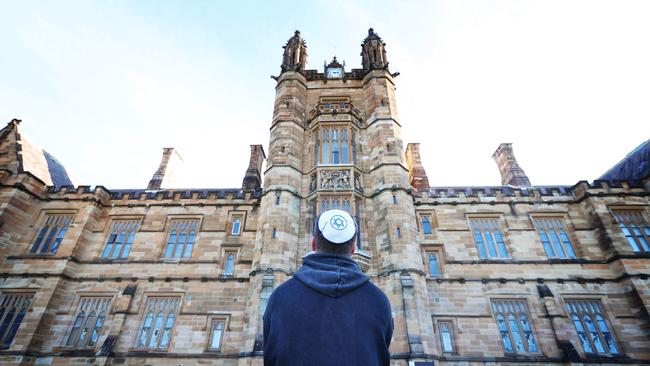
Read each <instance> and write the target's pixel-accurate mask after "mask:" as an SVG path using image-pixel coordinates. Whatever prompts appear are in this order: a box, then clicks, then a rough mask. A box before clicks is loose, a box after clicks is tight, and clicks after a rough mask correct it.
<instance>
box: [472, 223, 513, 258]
mask: <svg viewBox="0 0 650 366" xmlns="http://www.w3.org/2000/svg"><path fill="white" fill-rule="evenodd" d="M469 222H470V228H471V229H472V235H473V236H474V242H475V244H476V249H477V251H478V256H479V258H481V259H486V258H510V256H509V255H508V250H507V249H506V244H505V241H504V239H503V235H502V234H501V229H500V224H499V219H498V218H481V219H470V221H469Z"/></svg>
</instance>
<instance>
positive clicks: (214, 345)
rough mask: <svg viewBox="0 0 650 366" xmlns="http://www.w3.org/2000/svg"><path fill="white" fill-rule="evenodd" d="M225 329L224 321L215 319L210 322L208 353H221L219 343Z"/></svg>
mask: <svg viewBox="0 0 650 366" xmlns="http://www.w3.org/2000/svg"><path fill="white" fill-rule="evenodd" d="M225 328H226V320H225V319H216V320H214V321H213V322H212V329H211V331H210V345H209V347H208V349H209V350H210V351H221V341H222V340H223V332H224V330H225Z"/></svg>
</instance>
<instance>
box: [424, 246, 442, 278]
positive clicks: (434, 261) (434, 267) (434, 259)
mask: <svg viewBox="0 0 650 366" xmlns="http://www.w3.org/2000/svg"><path fill="white" fill-rule="evenodd" d="M427 261H428V262H429V275H431V277H439V276H440V262H439V261H438V253H435V252H428V253H427Z"/></svg>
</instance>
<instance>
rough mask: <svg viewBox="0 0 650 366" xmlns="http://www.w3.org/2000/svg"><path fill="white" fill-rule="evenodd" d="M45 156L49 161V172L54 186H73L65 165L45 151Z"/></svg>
mask: <svg viewBox="0 0 650 366" xmlns="http://www.w3.org/2000/svg"><path fill="white" fill-rule="evenodd" d="M43 156H45V161H47V170H48V171H49V172H50V178H52V185H53V186H55V187H61V186H71V185H72V180H70V177H69V176H68V172H67V171H66V170H65V167H64V166H63V164H61V162H60V161H58V160H57V159H56V158H55V157H54V156H52V155H51V154H50V153H48V152H47V151H45V150H43Z"/></svg>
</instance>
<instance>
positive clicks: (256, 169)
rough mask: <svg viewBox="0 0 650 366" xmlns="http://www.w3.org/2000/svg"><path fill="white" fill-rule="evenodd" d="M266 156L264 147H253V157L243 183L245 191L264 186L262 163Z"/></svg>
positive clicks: (242, 186)
mask: <svg viewBox="0 0 650 366" xmlns="http://www.w3.org/2000/svg"><path fill="white" fill-rule="evenodd" d="M264 159H266V155H265V154H264V148H263V147H262V145H251V157H250V160H249V162H248V169H246V175H244V180H243V182H242V185H241V188H242V189H243V190H255V189H258V188H260V187H261V186H262V163H264Z"/></svg>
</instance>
